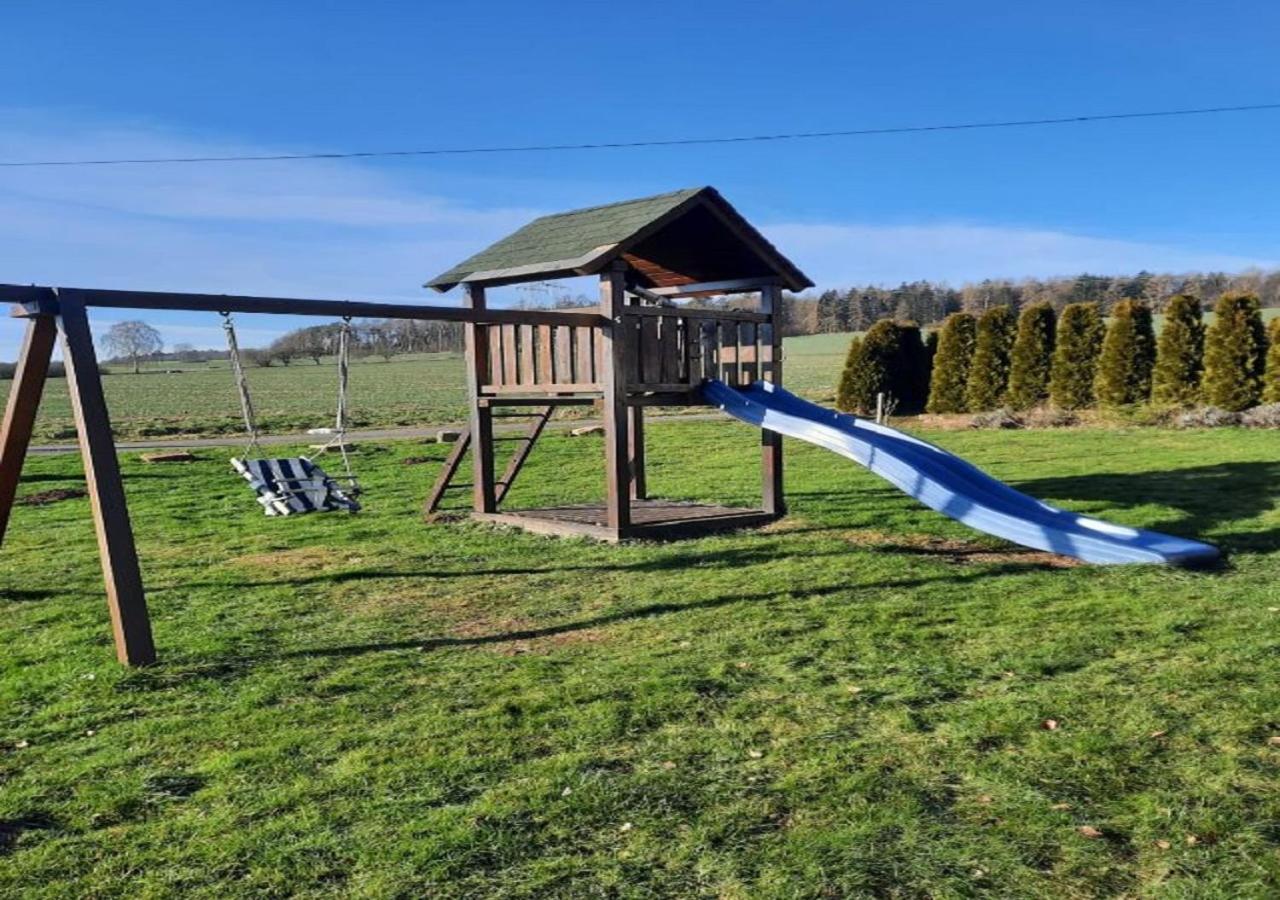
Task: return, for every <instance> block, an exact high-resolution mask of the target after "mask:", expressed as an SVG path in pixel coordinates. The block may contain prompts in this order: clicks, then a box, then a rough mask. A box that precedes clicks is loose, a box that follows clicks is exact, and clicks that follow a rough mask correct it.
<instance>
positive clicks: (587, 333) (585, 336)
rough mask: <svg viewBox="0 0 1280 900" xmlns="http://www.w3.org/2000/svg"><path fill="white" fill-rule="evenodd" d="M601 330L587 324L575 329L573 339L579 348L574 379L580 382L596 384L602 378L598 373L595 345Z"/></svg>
mask: <svg viewBox="0 0 1280 900" xmlns="http://www.w3.org/2000/svg"><path fill="white" fill-rule="evenodd" d="M598 337H599V332H597V331H596V330H595V329H594V328H591V327H589V326H586V325H580V326H578V327H576V328H574V329H573V340H574V344H575V345H576V349H577V360H575V363H576V365H575V368H574V374H573V380H574V381H576V382H578V383H579V384H595V383H597V382H598V381H599V380H600V379H599V378H598V377H597V373H596V353H597V350H596V347H595V346H594V344H595V342H596V339H597V338H598Z"/></svg>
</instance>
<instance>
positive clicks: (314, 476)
mask: <svg viewBox="0 0 1280 900" xmlns="http://www.w3.org/2000/svg"><path fill="white" fill-rule="evenodd" d="M231 466H232V468H234V469H235V470H236V471H237V472H239V473H240V474H241V476H243V477H244V479H245V481H247V482H249V486H250V487H252V488H253V490H254V493H256V494H257V495H258V502H259V503H261V504H262V509H263V511H264V512H265V513H266V514H267V515H269V516H293V515H299V514H301V513H310V512H336V511H338V510H346V511H347V512H352V513H354V512H357V511H358V510H359V509H360V504H359V503H358V502H356V500H355V498H354V497H353V496H351V495H349V494H347V493H346V492H345V491H343V490H342V488H340V487H339V486H338V483H337V482H336V481H334V480H333V479H332V478H331V477H329V475H327V474H326V473H325V471H324V469H321V468H320V467H319V466H317V465H316V464H315V463H313V462H312V461H311V460H309V459H307V458H305V457H302V456H294V457H287V458H278V459H238V458H233V459H232V460H231Z"/></svg>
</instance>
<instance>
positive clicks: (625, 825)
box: [618, 822, 635, 834]
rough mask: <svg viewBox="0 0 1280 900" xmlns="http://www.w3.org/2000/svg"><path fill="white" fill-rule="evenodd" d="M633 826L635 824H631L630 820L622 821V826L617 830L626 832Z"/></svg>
mask: <svg viewBox="0 0 1280 900" xmlns="http://www.w3.org/2000/svg"><path fill="white" fill-rule="evenodd" d="M634 827H635V826H634V825H632V824H631V823H630V822H623V823H622V827H621V828H619V829H618V830H619V831H621V832H622V833H623V834H626V833H627V832H628V831H630V830H631V829H632V828H634Z"/></svg>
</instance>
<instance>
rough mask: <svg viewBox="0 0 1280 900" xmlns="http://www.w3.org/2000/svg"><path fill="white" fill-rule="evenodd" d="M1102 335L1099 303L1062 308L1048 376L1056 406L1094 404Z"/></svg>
mask: <svg viewBox="0 0 1280 900" xmlns="http://www.w3.org/2000/svg"><path fill="white" fill-rule="evenodd" d="M1102 334H1103V328H1102V313H1101V312H1100V311H1099V309H1098V304H1097V303H1095V302H1090V303H1070V304H1068V305H1067V307H1066V308H1065V309H1063V310H1062V317H1061V318H1060V319H1058V335H1057V339H1056V341H1055V344H1056V346H1055V347H1054V351H1053V368H1052V371H1051V372H1050V375H1049V398H1050V399H1051V400H1052V401H1053V404H1054V405H1055V406H1058V407H1060V408H1062V409H1080V408H1081V407H1085V406H1089V405H1090V404H1092V403H1093V378H1094V373H1095V371H1096V369H1097V367H1098V353H1099V351H1100V350H1101V349H1102Z"/></svg>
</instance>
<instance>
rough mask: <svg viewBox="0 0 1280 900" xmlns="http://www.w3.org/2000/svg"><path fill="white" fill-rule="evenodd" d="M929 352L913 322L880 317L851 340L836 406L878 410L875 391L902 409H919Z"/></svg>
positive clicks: (866, 411)
mask: <svg viewBox="0 0 1280 900" xmlns="http://www.w3.org/2000/svg"><path fill="white" fill-rule="evenodd" d="M926 363H927V356H926V352H925V347H924V343H923V341H922V340H921V338H920V326H918V325H916V324H914V323H902V322H893V321H890V320H888V319H884V320H881V321H879V322H877V323H876V324H874V325H872V326H871V328H870V330H868V331H867V333H866V334H865V335H864V336H862V337H855V338H854V339H853V340H852V341H850V342H849V353H848V356H847V357H846V358H845V365H844V372H843V373H842V374H841V376H840V386H839V388H838V390H837V391H836V406H837V407H839V408H840V409H842V410H845V411H846V412H856V413H861V414H863V415H866V414H869V413H871V412H874V411H875V408H876V395H877V394H880V393H883V394H886V395H889V396H891V397H893V398H894V400H895V401H896V402H897V409H898V411H899V412H904V413H910V412H919V411H920V407H921V405H922V403H923V398H924V383H925V382H924V379H925V374H924V373H925V371H926Z"/></svg>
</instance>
